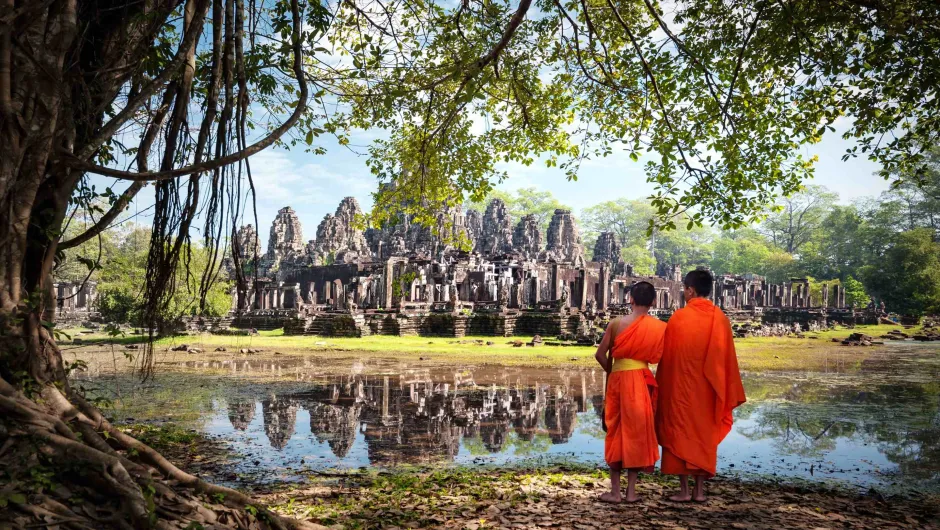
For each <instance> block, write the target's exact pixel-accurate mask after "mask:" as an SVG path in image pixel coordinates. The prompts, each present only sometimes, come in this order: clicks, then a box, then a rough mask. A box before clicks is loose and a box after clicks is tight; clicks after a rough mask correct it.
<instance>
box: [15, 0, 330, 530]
mask: <svg viewBox="0 0 940 530" xmlns="http://www.w3.org/2000/svg"><path fill="white" fill-rule="evenodd" d="M245 4H246V3H245V2H243V1H241V0H145V1H136V0H134V1H131V0H50V1H43V2H27V1H21V0H12V1H11V0H3V1H2V2H0V210H2V211H3V212H4V214H3V215H2V216H0V233H2V234H3V244H2V245H0V263H2V265H0V335H2V341H0V427H2V429H0V437H2V439H3V440H2V443H3V446H4V448H10V447H12V448H14V449H13V450H16V451H22V452H23V454H22V457H23V458H24V461H30V459H31V458H33V459H34V458H36V456H37V455H39V454H41V455H42V458H43V459H45V460H46V461H47V462H49V464H50V467H51V468H52V469H55V470H56V471H57V472H61V473H63V475H62V476H60V477H59V479H61V480H62V481H67V482H68V483H69V484H70V487H69V489H70V490H71V491H72V492H73V493H75V494H79V492H83V494H87V495H93V496H94V497H93V498H94V499H95V500H96V502H99V503H101V506H100V507H101V508H102V509H104V508H107V510H106V511H114V512H116V513H117V514H118V515H116V517H115V518H116V520H120V521H121V522H122V523H123V524H125V525H128V526H133V527H137V528H149V527H151V526H153V525H154V524H155V523H156V522H157V521H156V520H157V519H158V518H163V519H166V521H163V523H164V524H165V525H168V526H186V525H187V524H189V523H193V524H195V521H193V515H192V514H193V513H197V510H198V509H199V508H198V507H201V506H202V504H203V502H202V500H201V499H200V498H199V497H198V495H212V494H217V495H220V496H224V497H225V499H226V503H231V505H232V506H240V508H239V510H240V511H244V506H245V505H247V504H254V503H252V501H251V499H250V498H249V497H248V496H246V495H244V494H242V493H240V492H238V491H235V490H232V489H229V488H223V487H220V486H215V485H211V484H208V483H206V482H204V481H202V480H200V479H198V478H196V477H194V476H192V475H189V474H187V473H184V472H183V471H181V470H180V469H178V468H177V467H175V466H174V465H173V464H171V463H170V462H168V461H167V460H166V459H165V458H163V457H162V456H161V455H160V454H159V453H157V452H155V451H153V450H152V449H151V448H149V447H147V446H146V445H144V444H142V443H140V442H139V441H137V440H135V439H134V438H132V437H130V436H128V435H126V434H125V433H123V432H122V431H120V430H118V429H116V428H115V427H114V426H112V425H111V424H110V423H109V422H108V421H107V420H106V419H105V418H104V416H102V415H101V413H100V412H99V411H98V410H97V408H96V407H95V406H94V405H93V404H91V403H90V402H88V401H87V400H86V399H85V398H84V396H83V394H82V391H81V389H75V388H73V387H72V386H71V385H70V384H69V381H68V379H67V377H66V370H65V366H64V364H63V362H62V357H61V354H60V351H59V349H58V347H57V346H56V340H55V336H54V332H55V330H54V329H52V326H51V324H50V322H51V321H52V320H53V312H54V310H55V301H54V295H53V293H52V288H53V279H52V278H53V267H54V264H55V263H56V261H60V262H61V259H62V257H66V258H67V256H65V255H64V253H65V252H66V251H68V250H69V249H72V248H80V247H81V246H82V245H83V244H86V243H87V242H89V241H92V240H94V239H95V238H96V237H99V236H100V235H101V233H102V232H103V231H104V230H105V229H106V228H107V227H108V226H110V225H112V224H113V223H115V222H116V221H117V220H118V217H119V215H120V214H121V212H123V211H124V210H125V208H126V207H127V205H128V203H129V201H130V200H131V199H132V198H133V197H134V196H135V195H136V194H137V193H138V192H139V191H140V190H141V189H142V188H143V187H145V186H146V185H147V183H153V186H154V188H155V197H156V201H155V206H154V208H153V212H152V213H153V227H152V230H151V239H150V243H149V252H148V254H147V273H146V276H145V281H144V282H143V283H144V285H143V286H142V287H143V292H144V295H143V297H142V300H143V301H144V306H143V320H144V322H145V323H146V324H147V326H148V328H150V329H151V330H152V329H155V328H156V325H157V323H159V322H161V321H163V319H164V317H165V316H166V315H167V314H169V313H170V312H171V309H172V302H173V296H174V293H175V291H176V287H177V286H176V283H177V282H176V281H175V279H176V278H177V270H178V267H177V264H178V263H180V262H181V261H186V260H188V259H189V255H188V254H187V252H188V251H187V249H190V248H192V247H191V246H190V245H188V242H189V240H190V232H191V229H194V225H195V223H196V222H197V217H198V216H199V215H201V217H198V219H199V222H200V223H202V227H201V233H202V235H203V239H204V243H205V249H206V250H207V252H208V256H207V263H208V266H207V267H206V268H205V270H204V271H203V272H202V274H201V277H200V278H197V283H198V292H199V296H198V300H199V302H200V305H201V306H204V305H205V304H206V303H207V299H210V298H211V296H209V295H210V293H211V292H212V286H213V285H214V284H215V281H216V279H217V275H218V266H217V264H218V261H219V257H220V255H221V254H220V248H219V247H220V243H221V242H222V241H223V240H224V239H225V238H226V236H227V235H228V234H229V233H232V232H233V231H234V227H235V226H236V222H237V219H238V217H239V216H240V215H241V212H242V211H243V210H244V206H245V202H247V201H249V200H250V197H251V195H250V194H249V190H250V189H251V188H252V182H251V179H250V176H249V175H248V174H247V170H248V166H247V165H246V162H245V161H246V160H247V158H248V157H249V156H251V155H252V154H254V153H257V152H259V151H261V150H262V149H264V148H266V147H268V146H270V145H274V144H275V143H277V142H286V143H291V142H295V143H296V142H297V141H300V140H302V139H304V136H305V135H307V136H308V137H310V138H311V140H312V136H313V133H314V132H315V131H316V129H314V127H315V126H317V125H319V124H320V122H321V120H320V118H318V117H317V114H316V113H315V112H314V111H312V110H311V109H312V108H315V107H311V106H309V105H308V103H310V102H311V101H312V100H314V99H317V96H316V94H311V91H310V89H309V84H308V79H309V78H308V75H309V73H308V72H305V71H304V56H305V53H308V52H310V53H313V51H314V48H315V47H316V46H318V45H319V44H318V43H319V41H320V40H321V39H322V37H323V35H324V34H325V32H326V31H327V30H328V28H329V24H330V16H329V11H328V10H327V8H326V6H325V5H323V4H320V3H318V2H314V3H310V4H304V5H301V2H300V1H299V0H279V1H275V2H263V3H255V2H249V3H248V4H249V5H248V6H247V7H246V5H245ZM249 21H251V23H252V25H251V27H248V26H249ZM272 117H273V118H272ZM269 118H272V121H268V120H269ZM295 126H300V127H301V128H300V129H296V133H295V135H294V136H285V134H286V133H287V132H288V131H291V130H295V129H294V128H295ZM250 131H253V132H250ZM128 168H129V169H128ZM92 173H93V174H98V175H103V176H110V177H114V178H116V179H118V181H119V182H121V183H122V184H121V185H120V186H119V187H116V188H115V189H116V191H114V192H111V191H110V189H108V190H104V191H99V190H96V189H94V188H93V187H92V185H91V184H90V182H89V174H92ZM99 201H105V202H106V203H107V204H108V207H107V208H106V209H105V210H104V211H102V212H94V213H95V214H97V215H95V222H94V224H93V225H91V226H89V227H88V229H87V230H85V231H83V232H81V233H78V234H75V235H72V234H71V233H70V232H69V229H68V228H66V230H65V233H66V234H68V235H67V236H66V237H67V238H63V230H62V228H63V226H65V224H66V223H65V221H66V219H67V217H68V215H69V212H70V211H72V210H73V209H75V208H79V209H84V210H86V211H90V212H91V211H93V209H94V207H95V205H96V204H98V202H99ZM142 353H143V356H142V360H143V362H142V364H143V366H144V367H145V369H146V370H147V371H149V370H150V369H151V368H152V359H153V357H152V356H153V350H152V343H150V345H148V347H146V348H144V351H143V352H142ZM26 390H29V391H28V392H24V391H26ZM5 451H6V449H5ZM30 454H32V455H33V456H29V455H30ZM164 477H165V478H164ZM166 479H170V480H166ZM36 502H37V503H39V504H40V505H46V506H48V505H49V503H51V502H52V501H51V500H50V499H49V498H48V497H45V496H43V495H40V496H38V497H37V499H36ZM167 503H172V504H173V505H174V506H176V507H177V508H176V509H175V511H173V510H171V511H167V510H164V509H163V505H164V504H167ZM62 508H64V506H63V505H61V504H58V505H57V507H56V508H53V511H52V512H50V513H57V514H58V516H60V517H61V516H62V511H61V509H62ZM34 509H35V508H34ZM38 509H40V510H42V509H43V508H41V507H38ZM173 514H177V515H173ZM259 515H260V516H261V517H262V518H263V519H264V520H265V521H268V522H270V524H271V525H273V526H278V527H294V528H298V527H304V526H309V525H307V524H306V523H302V522H299V521H294V520H290V519H285V518H282V517H280V516H278V515H277V514H274V513H272V512H270V511H268V510H266V509H264V508H263V507H261V508H259ZM76 517H77V518H78V520H79V521H81V522H80V523H79V524H81V525H84V526H89V527H96V526H100V525H101V524H104V523H102V522H101V521H98V520H92V519H87V518H85V517H86V515H85V514H76ZM66 518H67V519H68V517H66ZM177 523H180V524H179V525H177ZM40 524H44V523H40ZM109 524H110V523H109ZM265 524H267V523H265Z"/></svg>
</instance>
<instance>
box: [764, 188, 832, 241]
mask: <svg viewBox="0 0 940 530" xmlns="http://www.w3.org/2000/svg"><path fill="white" fill-rule="evenodd" d="M837 199H838V195H836V194H835V193H832V192H830V191H828V190H827V189H826V188H824V187H822V186H807V187H806V188H805V189H803V190H802V191H800V192H798V193H795V194H793V195H790V196H785V197H783V198H782V199H781V204H780V205H779V206H778V207H777V209H776V210H775V211H774V212H773V213H771V214H770V216H769V217H768V218H767V219H766V220H765V221H764V222H763V223H761V229H762V230H763V231H764V233H766V234H767V236H768V238H769V239H770V240H771V241H772V242H773V244H774V245H776V246H778V247H780V248H782V249H784V250H786V251H787V252H789V253H790V254H798V253H799V252H800V249H801V248H802V247H803V245H805V244H806V243H808V242H809V241H810V240H811V239H812V237H813V235H814V233H815V232H817V231H818V230H819V228H820V227H821V226H822V223H823V221H824V220H825V219H826V214H828V213H829V210H830V209H831V208H832V205H833V204H834V203H835V201H836V200H837Z"/></svg>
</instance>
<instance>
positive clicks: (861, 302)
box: [842, 276, 894, 308]
mask: <svg viewBox="0 0 940 530" xmlns="http://www.w3.org/2000/svg"><path fill="white" fill-rule="evenodd" d="M842 287H843V288H844V289H845V303H846V304H847V305H848V306H849V307H859V308H861V307H865V306H867V305H868V303H869V302H871V297H870V296H868V293H866V292H865V286H864V285H862V282H860V281H858V280H856V279H855V278H853V277H851V276H847V277H846V278H845V282H844V283H843V284H842ZM892 307H894V306H892Z"/></svg>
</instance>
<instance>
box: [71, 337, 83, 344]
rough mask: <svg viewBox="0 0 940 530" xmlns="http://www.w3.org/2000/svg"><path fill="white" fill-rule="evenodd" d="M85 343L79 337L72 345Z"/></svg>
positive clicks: (73, 340)
mask: <svg viewBox="0 0 940 530" xmlns="http://www.w3.org/2000/svg"><path fill="white" fill-rule="evenodd" d="M84 342H85V341H83V340H82V339H80V338H78V337H75V338H74V339H72V344H83V343H84Z"/></svg>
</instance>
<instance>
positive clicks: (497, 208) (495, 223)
mask: <svg viewBox="0 0 940 530" xmlns="http://www.w3.org/2000/svg"><path fill="white" fill-rule="evenodd" d="M482 228H483V232H482V234H481V236H480V239H479V240H478V241H477V246H476V250H477V252H479V253H481V254H487V255H494V254H508V253H510V252H512V250H513V246H512V236H513V230H512V221H511V220H510V216H509V210H508V208H506V203H504V202H503V201H502V200H501V199H493V200H492V201H490V203H489V205H487V207H486V213H484V214H483V226H482Z"/></svg>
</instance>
